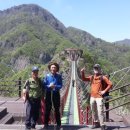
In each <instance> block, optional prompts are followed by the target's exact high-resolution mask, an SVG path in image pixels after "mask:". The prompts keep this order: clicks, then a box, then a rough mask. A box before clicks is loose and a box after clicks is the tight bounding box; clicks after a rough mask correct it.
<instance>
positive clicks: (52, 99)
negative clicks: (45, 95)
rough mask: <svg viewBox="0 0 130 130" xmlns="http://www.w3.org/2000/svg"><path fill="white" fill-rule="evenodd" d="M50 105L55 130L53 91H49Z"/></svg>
mask: <svg viewBox="0 0 130 130" xmlns="http://www.w3.org/2000/svg"><path fill="white" fill-rule="evenodd" d="M51 104H52V116H53V125H54V130H55V110H54V104H53V90H51Z"/></svg>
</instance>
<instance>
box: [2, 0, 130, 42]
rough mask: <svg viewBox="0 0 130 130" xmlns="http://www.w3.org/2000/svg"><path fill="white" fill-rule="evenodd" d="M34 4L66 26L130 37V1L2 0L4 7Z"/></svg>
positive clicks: (105, 36) (108, 38)
mask: <svg viewBox="0 0 130 130" xmlns="http://www.w3.org/2000/svg"><path fill="white" fill-rule="evenodd" d="M32 3H33V4H37V5H39V6H41V7H43V8H45V9H47V10H48V11H49V12H51V13H52V14H53V15H54V16H55V17H56V18H57V19H58V20H60V21H61V22H62V23H63V24H64V25H65V26H66V27H68V26H73V27H76V28H79V29H82V30H85V31H87V32H88V33H90V34H92V35H93V36H95V37H97V38H102V39H104V40H106V41H108V42H114V41H118V40H123V39H125V38H128V39H130V0H0V10H5V9H7V8H10V7H12V6H16V5H21V4H32Z"/></svg>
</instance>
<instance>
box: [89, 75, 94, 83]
mask: <svg viewBox="0 0 130 130" xmlns="http://www.w3.org/2000/svg"><path fill="white" fill-rule="evenodd" d="M93 79H94V75H92V77H91V80H90V86H91V85H92V83H93Z"/></svg>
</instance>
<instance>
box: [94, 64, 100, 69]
mask: <svg viewBox="0 0 130 130" xmlns="http://www.w3.org/2000/svg"><path fill="white" fill-rule="evenodd" d="M93 68H97V69H101V66H100V65H99V64H95V65H94V66H93Z"/></svg>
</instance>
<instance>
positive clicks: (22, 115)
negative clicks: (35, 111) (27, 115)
mask: <svg viewBox="0 0 130 130" xmlns="http://www.w3.org/2000/svg"><path fill="white" fill-rule="evenodd" d="M24 108H25V102H24V103H23V110H22V114H21V127H20V130H22V126H23V117H24Z"/></svg>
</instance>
